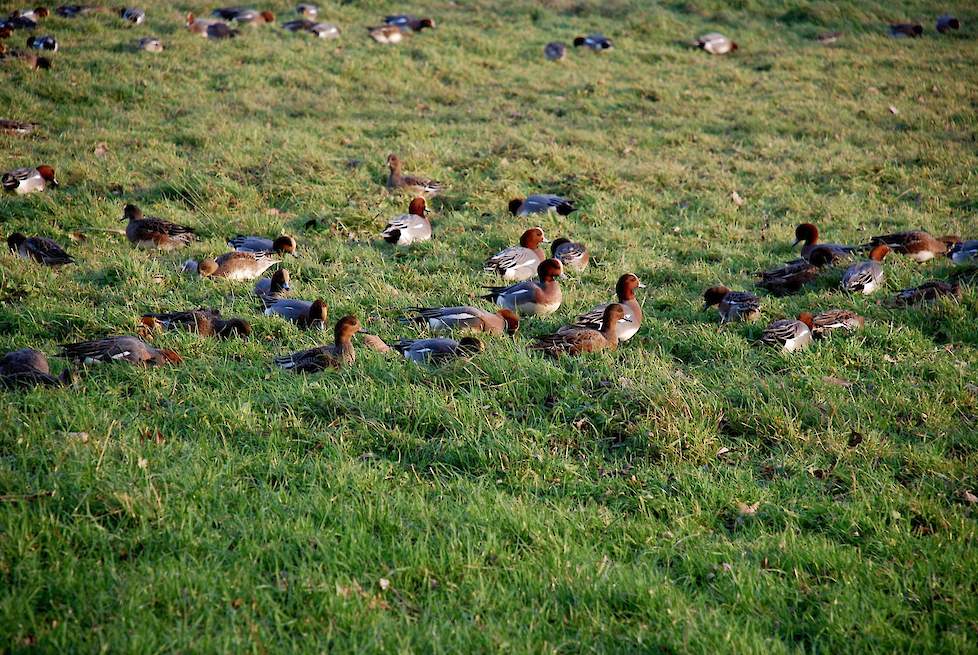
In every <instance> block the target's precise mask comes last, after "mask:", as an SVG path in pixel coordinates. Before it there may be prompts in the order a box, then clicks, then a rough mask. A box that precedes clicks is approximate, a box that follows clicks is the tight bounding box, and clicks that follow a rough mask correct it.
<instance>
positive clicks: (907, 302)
mask: <svg viewBox="0 0 978 655" xmlns="http://www.w3.org/2000/svg"><path fill="white" fill-rule="evenodd" d="M939 298H952V299H955V300H960V298H961V285H960V284H958V283H957V282H955V283H948V282H941V281H940V280H930V281H928V282H924V283H923V284H921V285H920V286H917V287H911V288H909V289H903V290H902V291H900V292H898V293H897V294H896V296H895V297H894V298H893V300H892V301H891V303H890V305H891V306H893V307H910V306H912V305H921V304H924V303H932V302H934V301H936V300H937V299H939Z"/></svg>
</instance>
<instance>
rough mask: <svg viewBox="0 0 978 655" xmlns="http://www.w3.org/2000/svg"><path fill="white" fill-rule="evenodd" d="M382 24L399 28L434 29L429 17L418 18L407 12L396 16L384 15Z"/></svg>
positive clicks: (433, 22)
mask: <svg viewBox="0 0 978 655" xmlns="http://www.w3.org/2000/svg"><path fill="white" fill-rule="evenodd" d="M384 25H393V26H395V27H397V28H399V29H401V30H408V31H411V32H420V31H421V30H423V29H434V27H435V21H433V20H432V19H430V18H418V17H417V16H411V15H409V14H400V15H398V16H386V17H385V18H384Z"/></svg>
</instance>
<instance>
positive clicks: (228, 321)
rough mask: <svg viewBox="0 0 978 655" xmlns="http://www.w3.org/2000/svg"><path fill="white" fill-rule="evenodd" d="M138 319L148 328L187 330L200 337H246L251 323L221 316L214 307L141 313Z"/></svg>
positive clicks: (249, 332)
mask: <svg viewBox="0 0 978 655" xmlns="http://www.w3.org/2000/svg"><path fill="white" fill-rule="evenodd" d="M140 321H141V322H142V324H143V325H145V326H146V327H149V328H155V327H160V328H162V329H163V330H188V331H190V332H196V333H197V334H199V335H200V336H202V337H221V338H223V339H227V338H230V337H241V338H247V337H248V335H250V334H251V324H250V323H248V321H246V320H244V319H242V318H222V317H221V312H219V311H217V310H214V309H192V310H190V311H184V312H167V313H163V314H143V316H142V318H141V319H140Z"/></svg>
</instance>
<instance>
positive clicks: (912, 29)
mask: <svg viewBox="0 0 978 655" xmlns="http://www.w3.org/2000/svg"><path fill="white" fill-rule="evenodd" d="M923 33H924V28H923V26H922V25H917V24H916V23H895V24H893V25H890V36H892V37H895V38H898V39H901V38H905V37H909V38H911V39H916V38H918V37H919V36H921V35H922V34H923Z"/></svg>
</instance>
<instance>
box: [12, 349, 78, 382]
mask: <svg viewBox="0 0 978 655" xmlns="http://www.w3.org/2000/svg"><path fill="white" fill-rule="evenodd" d="M71 378H72V374H71V369H68V368H66V369H65V370H63V371H62V372H61V376H60V377H54V376H53V375H51V367H50V366H49V365H48V358H47V357H45V356H44V353H42V352H39V351H37V350H34V349H32V348H23V349H21V350H15V351H13V352H9V353H7V354H5V355H4V356H3V357H0V387H5V388H8V389H13V388H17V387H37V386H42V385H43V386H50V387H56V386H62V385H68V384H71Z"/></svg>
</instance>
